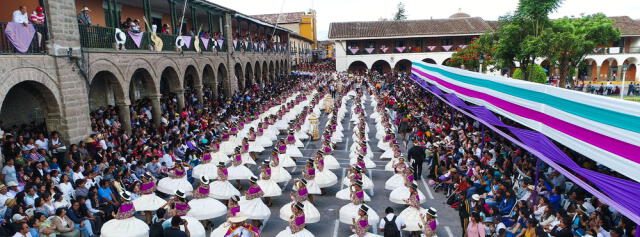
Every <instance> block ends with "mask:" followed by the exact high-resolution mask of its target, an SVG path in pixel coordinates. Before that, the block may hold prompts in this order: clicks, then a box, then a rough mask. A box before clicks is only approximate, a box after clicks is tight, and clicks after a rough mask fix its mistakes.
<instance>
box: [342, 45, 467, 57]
mask: <svg viewBox="0 0 640 237" xmlns="http://www.w3.org/2000/svg"><path fill="white" fill-rule="evenodd" d="M463 46H466V45H463ZM463 46H460V45H433V46H403V47H388V46H384V47H383V46H381V45H379V46H377V47H366V48H361V47H357V48H348V49H347V50H346V52H347V55H367V54H398V53H435V52H451V53H455V52H456V50H458V49H462V47H463Z"/></svg>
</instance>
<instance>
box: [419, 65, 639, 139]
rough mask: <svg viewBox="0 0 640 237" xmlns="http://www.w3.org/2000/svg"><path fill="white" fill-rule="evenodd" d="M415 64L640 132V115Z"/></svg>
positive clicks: (460, 80)
mask: <svg viewBox="0 0 640 237" xmlns="http://www.w3.org/2000/svg"><path fill="white" fill-rule="evenodd" d="M413 65H415V66H418V67H421V68H423V69H426V70H430V71H434V72H437V73H440V74H441V75H443V76H446V77H448V78H450V79H453V80H456V81H459V82H462V83H466V84H470V85H474V86H479V87H484V88H487V89H491V90H494V91H497V92H501V93H504V94H508V95H511V96H515V97H520V98H522V99H525V100H529V101H533V102H536V103H540V104H545V105H548V106H551V107H553V108H556V109H559V110H561V111H564V112H567V113H570V114H574V115H577V116H580V117H583V118H586V119H589V120H593V121H597V122H600V123H603V124H607V125H610V126H613V127H618V128H622V129H626V130H629V131H633V132H637V133H640V117H638V116H634V115H630V114H625V113H620V112H617V111H613V110H608V109H604V108H600V107H596V106H592V105H587V104H583V103H578V102H575V101H571V100H567V99H564V98H560V97H557V96H553V95H549V94H545V93H542V92H537V91H532V90H527V89H523V88H519V87H515V86H510V85H505V84H502V83H498V82H495V81H490V80H485V79H479V78H475V77H469V76H464V75H460V74H457V73H453V72H450V71H447V70H445V69H441V68H437V67H431V66H427V65H424V64H420V63H415V62H414V63H413Z"/></svg>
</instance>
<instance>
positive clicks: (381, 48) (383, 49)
mask: <svg viewBox="0 0 640 237" xmlns="http://www.w3.org/2000/svg"><path fill="white" fill-rule="evenodd" d="M380 50H382V52H383V53H386V52H387V50H389V48H387V47H385V46H382V47H380Z"/></svg>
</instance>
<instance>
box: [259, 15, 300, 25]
mask: <svg viewBox="0 0 640 237" xmlns="http://www.w3.org/2000/svg"><path fill="white" fill-rule="evenodd" d="M278 15H280V17H278ZM304 15H305V13H304V12H287V13H282V14H277V13H276V14H264V15H253V16H251V17H254V18H257V19H259V20H262V21H265V22H268V23H271V24H276V19H277V20H278V23H279V24H284V23H298V22H300V21H301V20H302V17H303V16H304Z"/></svg>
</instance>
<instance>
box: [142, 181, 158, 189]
mask: <svg viewBox="0 0 640 237" xmlns="http://www.w3.org/2000/svg"><path fill="white" fill-rule="evenodd" d="M155 185H156V184H155V183H154V182H149V183H143V184H142V185H140V191H146V190H149V189H152V188H153V186H155Z"/></svg>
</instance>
